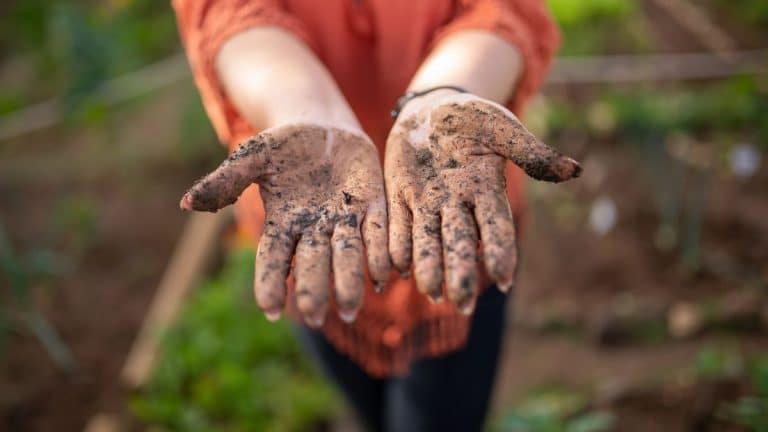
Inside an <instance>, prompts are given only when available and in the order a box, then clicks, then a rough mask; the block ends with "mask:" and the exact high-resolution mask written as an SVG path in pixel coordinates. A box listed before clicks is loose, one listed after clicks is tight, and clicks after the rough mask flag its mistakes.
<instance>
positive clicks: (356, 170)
mask: <svg viewBox="0 0 768 432" xmlns="http://www.w3.org/2000/svg"><path fill="white" fill-rule="evenodd" d="M251 183H258V184H259V186H260V192H261V197H262V199H263V201H264V209H265V213H266V221H265V226H264V230H263V233H262V235H261V239H260V240H259V246H258V251H257V254H256V270H255V276H254V291H255V294H256V300H257V303H258V305H259V307H261V308H262V309H263V310H264V312H265V313H266V315H267V317H268V318H269V319H271V320H276V319H277V318H279V316H280V312H281V311H282V309H283V307H284V306H285V300H286V299H285V295H286V294H285V293H286V279H287V277H288V273H289V270H290V266H291V262H292V258H293V257H294V256H295V266H294V269H293V276H294V279H295V280H296V290H295V293H296V304H297V307H298V309H299V311H300V312H301V313H302V314H303V316H304V320H305V322H306V323H307V324H308V325H310V326H313V327H319V326H321V325H322V324H323V322H324V320H325V315H326V313H327V310H328V304H329V296H330V293H329V291H330V286H331V283H330V282H331V273H333V278H334V284H333V286H334V294H335V300H336V304H337V305H338V308H339V314H340V316H341V318H342V319H344V320H345V321H353V320H354V319H355V316H356V314H357V311H358V310H359V308H360V306H361V304H362V301H363V298H362V297H363V287H364V283H363V282H364V280H363V279H364V274H365V272H364V259H363V255H364V250H365V251H366V252H367V263H368V271H369V274H370V276H371V278H372V279H373V280H374V283H375V284H376V285H377V286H379V287H381V286H383V284H384V283H386V281H387V279H388V277H389V270H390V264H389V257H388V255H387V251H386V248H384V247H382V246H381V245H385V244H386V242H387V211H386V201H385V198H384V186H383V181H382V175H381V166H380V163H379V159H378V155H377V151H376V148H375V147H374V145H373V143H372V142H371V141H370V140H369V139H368V138H367V137H365V136H364V135H362V134H359V133H355V132H351V131H346V130H341V129H337V128H326V127H323V126H318V125H290V126H281V127H278V128H272V129H269V130H267V131H264V132H262V133H261V134H259V135H257V136H255V137H253V138H251V139H250V140H248V141H246V142H244V143H242V144H241V145H240V147H239V148H238V149H237V150H236V151H235V152H233V153H232V154H231V155H230V156H229V157H228V158H227V159H226V160H225V161H224V162H223V163H222V164H221V165H220V166H219V167H218V168H217V169H216V170H215V171H213V172H212V173H210V174H208V175H207V176H205V177H204V178H202V179H201V180H199V181H198V182H197V183H195V185H194V186H192V188H191V189H190V190H189V191H188V192H187V193H186V194H185V195H184V197H183V198H182V199H181V203H180V206H181V208H182V209H185V210H201V211H216V210H218V209H220V208H222V207H224V206H226V205H229V204H231V203H233V202H235V201H236V200H237V198H238V197H239V196H240V194H241V193H242V192H243V190H244V189H245V188H246V187H248V186H249V185H250V184H251ZM364 245H365V247H364Z"/></svg>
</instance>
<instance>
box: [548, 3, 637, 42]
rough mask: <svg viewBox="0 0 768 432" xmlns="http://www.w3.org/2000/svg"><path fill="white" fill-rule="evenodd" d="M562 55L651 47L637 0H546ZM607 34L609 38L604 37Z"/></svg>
mask: <svg viewBox="0 0 768 432" xmlns="http://www.w3.org/2000/svg"><path fill="white" fill-rule="evenodd" d="M547 3H548V5H549V8H550V10H551V12H552V15H554V17H555V20H556V21H557V23H558V24H559V25H560V28H561V31H562V33H563V35H564V36H563V38H562V47H561V49H560V54H562V55H597V54H607V53H625V54H626V53H630V52H645V51H649V50H650V49H651V47H652V44H651V40H650V39H649V38H648V32H647V31H646V28H645V26H644V20H643V18H642V14H641V13H640V10H639V4H638V2H637V1H636V0H590V1H584V0H548V1H547ZM607 35H610V37H606V36H607Z"/></svg>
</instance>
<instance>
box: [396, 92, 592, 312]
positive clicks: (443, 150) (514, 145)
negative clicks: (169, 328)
mask: <svg viewBox="0 0 768 432" xmlns="http://www.w3.org/2000/svg"><path fill="white" fill-rule="evenodd" d="M506 159H509V160H511V161H512V162H514V163H515V164H517V165H518V166H520V167H521V168H523V170H525V172H526V173H527V174H528V175H529V176H531V177H533V178H535V179H538V180H545V181H550V182H559V181H564V180H568V179H570V178H572V177H578V176H579V174H580V173H581V168H580V166H579V164H578V163H577V162H576V161H574V160H573V159H571V158H568V157H565V156H562V155H560V154H559V153H557V152H556V151H554V150H553V149H551V148H549V147H547V146H545V145H544V144H542V143H541V142H540V141H538V140H537V139H536V137H534V136H533V135H532V134H530V133H529V132H528V131H527V130H526V129H525V128H524V127H523V126H522V125H521V124H520V122H519V121H518V120H517V118H515V116H514V115H512V114H511V113H510V112H508V111H507V110H506V109H505V108H503V107H501V106H498V105H496V104H493V103H491V102H487V101H484V100H482V99H480V98H477V97H475V96H472V95H465V94H463V95H453V96H449V97H447V98H443V99H440V100H439V102H438V103H436V104H432V105H425V106H424V107H422V108H420V109H419V110H417V111H416V112H412V113H405V114H404V115H401V118H400V119H399V120H398V121H397V123H396V124H395V127H394V128H393V130H392V132H391V134H390V136H389V139H388V141H387V151H386V160H385V172H386V186H387V191H388V199H389V211H390V244H389V246H390V252H391V255H392V261H393V263H394V264H395V265H396V266H397V267H398V269H399V270H400V271H401V272H407V271H408V270H409V269H410V268H411V266H413V275H414V278H415V279H416V285H417V288H418V289H419V291H421V292H423V293H425V294H427V295H429V296H430V297H431V298H432V299H434V300H438V301H439V300H440V299H441V298H442V296H443V292H442V290H443V288H442V287H443V285H444V286H445V295H446V296H447V297H448V299H449V300H450V301H451V302H453V303H455V304H456V305H457V307H458V308H459V309H460V310H461V311H462V312H465V313H470V312H471V311H472V309H473V308H474V303H475V298H476V296H477V292H478V281H479V275H478V265H477V261H478V259H479V258H480V257H478V248H479V243H480V241H482V243H483V252H484V254H483V257H482V259H483V260H484V262H485V267H486V270H487V272H488V275H489V276H490V277H491V279H492V280H493V281H495V282H497V283H498V284H499V286H500V287H501V288H502V289H507V288H509V287H510V286H511V285H512V284H513V282H514V273H515V267H516V260H517V254H516V244H515V230H514V223H513V220H512V212H511V210H510V207H509V203H508V202H507V198H506V190H505V188H506V186H505V185H506V180H505V177H504V169H505V164H506Z"/></svg>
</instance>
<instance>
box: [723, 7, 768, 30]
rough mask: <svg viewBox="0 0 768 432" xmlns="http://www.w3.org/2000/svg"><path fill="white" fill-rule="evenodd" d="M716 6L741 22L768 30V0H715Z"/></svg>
mask: <svg viewBox="0 0 768 432" xmlns="http://www.w3.org/2000/svg"><path fill="white" fill-rule="evenodd" d="M715 4H716V6H718V7H720V8H721V9H724V10H725V11H727V12H728V13H729V14H731V15H732V17H733V18H734V19H735V20H737V21H739V22H741V23H746V24H748V25H751V26H753V27H755V28H756V29H760V30H762V32H763V33H767V32H768V2H766V1H765V0H738V1H734V0H715Z"/></svg>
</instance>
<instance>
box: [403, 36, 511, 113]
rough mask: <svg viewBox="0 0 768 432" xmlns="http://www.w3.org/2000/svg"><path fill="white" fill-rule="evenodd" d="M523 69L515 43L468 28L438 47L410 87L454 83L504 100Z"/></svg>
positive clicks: (410, 88)
mask: <svg viewBox="0 0 768 432" xmlns="http://www.w3.org/2000/svg"><path fill="white" fill-rule="evenodd" d="M521 72H522V59H521V56H520V53H519V51H518V50H517V48H516V47H514V46H513V45H511V44H510V43H509V42H507V41H506V40H504V39H502V38H501V37H499V36H496V35H495V34H493V33H490V32H487V31H482V30H465V31H462V32H458V33H456V34H453V35H451V36H449V37H447V38H446V39H444V40H443V41H442V42H441V43H440V44H439V45H438V46H437V47H435V49H434V50H433V51H432V53H430V55H429V56H428V57H427V58H426V60H424V63H422V65H421V67H420V68H419V70H418V71H417V72H416V75H415V76H414V77H413V80H412V81H411V84H410V85H409V86H408V89H409V90H414V91H419V90H424V89H427V88H430V87H435V86H440V85H454V86H459V87H462V88H464V89H466V90H467V91H469V92H470V93H473V94H475V95H477V96H480V97H483V98H486V99H490V100H492V101H495V102H499V103H504V102H506V101H507V100H509V98H510V97H511V96H512V94H513V92H514V89H515V85H516V83H517V80H518V79H519V77H520V74H521Z"/></svg>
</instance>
